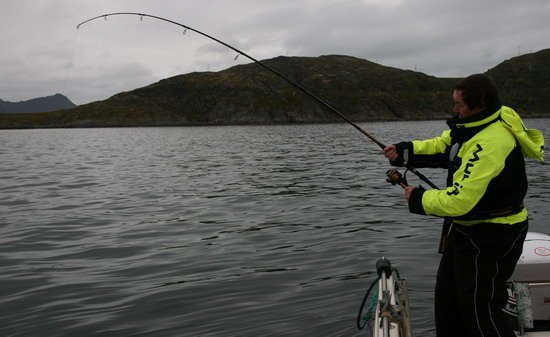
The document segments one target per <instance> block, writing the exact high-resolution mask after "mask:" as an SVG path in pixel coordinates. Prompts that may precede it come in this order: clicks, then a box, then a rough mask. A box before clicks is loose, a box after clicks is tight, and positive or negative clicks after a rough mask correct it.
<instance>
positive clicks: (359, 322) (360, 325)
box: [357, 277, 380, 330]
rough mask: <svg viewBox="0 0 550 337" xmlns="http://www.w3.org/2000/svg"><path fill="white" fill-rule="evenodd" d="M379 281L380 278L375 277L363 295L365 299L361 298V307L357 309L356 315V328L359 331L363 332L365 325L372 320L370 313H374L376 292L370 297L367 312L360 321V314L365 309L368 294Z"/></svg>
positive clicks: (376, 300) (376, 298)
mask: <svg viewBox="0 0 550 337" xmlns="http://www.w3.org/2000/svg"><path fill="white" fill-rule="evenodd" d="M379 280H380V277H377V278H376V279H375V280H374V281H373V282H372V283H371V285H370V287H369V289H368V290H367V293H366V294H365V297H363V301H362V302H361V307H360V308H359V313H358V314H357V328H358V329H359V330H363V329H364V328H365V326H366V325H367V323H368V322H369V321H370V320H371V319H372V313H373V312H374V309H375V308H376V303H377V302H378V291H376V292H375V294H374V295H373V296H372V300H371V303H370V306H369V309H368V310H367V313H366V314H365V318H364V319H361V314H362V313H363V310H364V309H365V303H367V299H368V297H369V295H370V292H371V291H372V288H374V285H375V284H377V283H378V281H379Z"/></svg>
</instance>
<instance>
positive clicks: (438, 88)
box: [0, 49, 550, 128]
mask: <svg viewBox="0 0 550 337" xmlns="http://www.w3.org/2000/svg"><path fill="white" fill-rule="evenodd" d="M549 54H550V49H547V50H543V51H540V52H537V53H534V54H528V55H523V56H519V57H516V58H513V59H511V60H507V61H505V62H503V63H501V64H499V65H498V66H496V67H495V68H493V69H491V70H489V71H488V72H487V73H488V74H489V76H491V77H492V78H493V79H494V81H495V84H496V85H497V87H498V88H499V89H500V91H501V96H502V99H503V103H505V104H507V105H510V106H512V107H514V108H515V109H516V110H517V111H518V112H519V113H521V114H522V116H525V117H534V116H550V109H548V108H547V106H546V105H545V104H544V103H545V102H544V100H545V98H546V97H549V94H550V93H549V90H550V70H549V67H550V57H549ZM262 62H263V63H265V64H266V65H268V66H269V67H271V68H273V69H275V70H277V71H279V72H280V73H282V74H284V75H285V76H287V77H288V78H290V79H291V80H292V81H294V82H296V83H298V84H300V85H301V86H303V87H304V88H306V89H307V90H309V91H310V92H312V93H314V94H315V95H317V96H318V97H320V98H322V99H323V100H325V101H327V102H328V103H330V104H331V105H333V106H334V107H335V108H337V109H338V110H339V111H341V112H342V113H343V114H344V115H346V116H347V117H348V118H349V119H351V120H353V121H355V122H364V121H372V120H413V119H416V120H418V119H445V118H449V117H450V116H451V114H452V109H453V106H452V99H451V91H452V88H453V86H454V85H455V84H456V83H457V82H458V81H459V80H460V79H458V78H436V77H433V76H428V75H426V74H423V73H419V72H414V71H411V70H401V69H397V68H392V67H386V66H383V65H379V64H376V63H373V62H370V61H367V60H363V59H359V58H355V57H351V56H340V55H330V56H320V57H277V58H273V59H269V60H264V61H262ZM340 121H341V120H340V119H339V117H337V116H336V115H334V114H333V113H331V112H330V111H327V110H326V108H323V107H321V106H320V105H319V104H318V103H316V102H315V101H314V100H312V99H311V98H310V97H309V96H307V95H305V94H304V93H302V92H301V91H299V90H298V89H296V88H295V87H293V86H292V85H290V84H289V83H287V82H285V81H284V80H282V79H281V78H279V77H277V76H276V75H275V74H273V73H271V72H269V71H268V70H266V69H264V68H263V67H261V66H260V65H258V64H256V63H250V64H246V65H238V66H235V67H232V68H229V69H226V70H223V71H220V72H201V73H190V74H185V75H179V76H174V77H171V78H167V79H164V80H161V81H159V82H157V83H154V84H151V85H149V86H146V87H143V88H138V89H135V90H132V91H129V92H122V93H119V94H116V95H114V96H112V97H110V98H108V99H106V100H104V101H98V102H93V103H89V104H85V105H81V106H78V107H75V108H72V109H67V110H62V111H55V112H49V113H42V114H32V115H25V116H21V115H18V116H16V115H5V114H0V128H30V127H107V126H115V127H118V126H176V125H226V124H281V123H319V122H321V123H326V122H340Z"/></svg>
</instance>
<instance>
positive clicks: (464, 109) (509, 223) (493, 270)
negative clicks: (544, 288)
mask: <svg viewBox="0 0 550 337" xmlns="http://www.w3.org/2000/svg"><path fill="white" fill-rule="evenodd" d="M453 100H454V102H455V106H454V112H455V114H456V115H455V116H454V117H453V118H452V119H450V120H448V121H447V124H448V126H449V127H450V130H446V131H443V133H442V134H441V136H439V137H435V138H432V139H427V140H414V141H407V142H401V143H398V144H393V145H389V146H386V147H385V148H384V153H385V156H386V157H387V158H388V159H389V160H390V162H391V163H392V165H395V166H401V165H403V163H404V161H406V162H407V163H408V164H410V165H411V166H413V167H440V168H446V169H448V176H447V188H446V189H432V190H425V189H424V188H422V187H416V186H406V187H405V199H406V200H407V202H408V206H409V211H410V212H411V213H416V214H421V215H434V216H438V217H443V218H445V219H446V220H445V223H446V224H447V225H448V228H449V230H448V231H447V230H444V232H443V234H442V245H441V246H440V248H441V249H440V252H441V253H442V254H443V255H442V257H441V261H440V264H439V270H438V272H437V280H436V287H435V323H436V331H437V336H438V337H453V336H456V337H465V336H472V337H473V336H475V337H478V336H479V337H481V336H485V337H488V336H502V337H508V336H509V337H515V336H516V335H515V333H514V332H513V330H512V328H511V327H510V326H509V324H508V322H507V320H506V318H505V314H504V313H503V311H502V309H503V308H504V306H505V304H506V302H507V300H508V294H507V290H506V281H507V280H508V279H509V277H510V276H511V275H512V272H513V271H514V267H515V265H516V262H517V261H518V259H519V257H520V255H521V252H522V247H523V241H524V239H525V235H526V234H527V227H528V218H527V210H526V209H525V207H524V205H523V198H524V197H525V194H526V192H527V176H526V173H525V162H524V157H529V158H536V159H539V160H544V158H543V155H544V149H543V147H544V138H543V136H542V134H541V133H540V132H539V131H538V130H530V129H526V128H525V126H524V124H523V122H522V120H521V118H520V117H519V115H518V114H517V113H516V112H515V111H514V110H512V109H511V108H509V107H507V106H503V105H501V103H500V99H499V95H498V91H497V89H496V88H495V86H494V84H493V82H492V81H491V79H489V77H487V76H486V75H483V74H475V75H471V76H469V77H467V78H465V79H463V80H462V81H460V83H458V84H457V85H456V87H455V88H454V91H453ZM444 228H445V226H444Z"/></svg>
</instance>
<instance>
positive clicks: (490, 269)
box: [435, 220, 528, 337]
mask: <svg viewBox="0 0 550 337" xmlns="http://www.w3.org/2000/svg"><path fill="white" fill-rule="evenodd" d="M527 229H528V221H527V220H526V221H525V222H522V223H518V224H514V225H508V224H491V223H482V224H477V225H473V226H462V225H458V224H453V226H452V229H451V232H450V234H449V238H448V246H447V249H446V251H445V253H444V254H443V256H442V258H441V262H440V264H439V270H438V272H437V281H436V286H435V323H436V331H437V337H455V336H456V337H515V336H516V335H515V333H514V332H513V330H512V328H511V327H510V326H509V324H508V322H507V320H506V316H505V314H504V312H503V311H502V309H503V308H504V306H505V305H506V302H507V300H508V293H507V290H506V281H507V280H508V279H509V278H510V276H511V275H512V273H513V271H514V268H515V266H516V262H517V261H518V259H519V257H520V256H521V252H522V249H523V242H524V240H525V236H526V235H527Z"/></svg>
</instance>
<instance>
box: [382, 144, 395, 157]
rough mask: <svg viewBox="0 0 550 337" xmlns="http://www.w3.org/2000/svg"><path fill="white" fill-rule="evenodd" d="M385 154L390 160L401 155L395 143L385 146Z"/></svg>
mask: <svg viewBox="0 0 550 337" xmlns="http://www.w3.org/2000/svg"><path fill="white" fill-rule="evenodd" d="M383 151H384V153H383V154H384V156H386V158H388V159H389V160H392V161H393V160H396V159H397V158H398V157H399V156H398V155H397V149H396V147H395V145H393V144H392V145H388V146H386V147H385V148H384V150H383Z"/></svg>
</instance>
